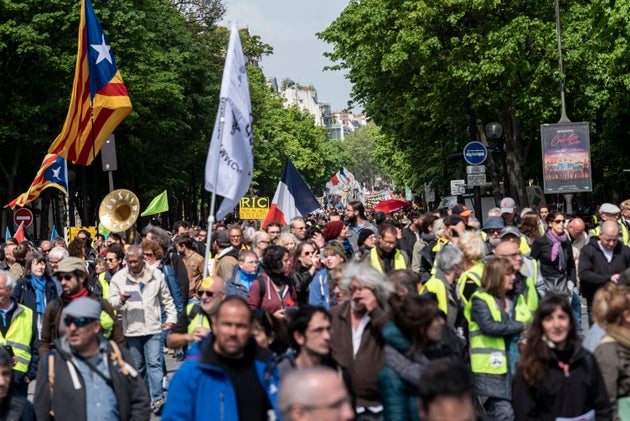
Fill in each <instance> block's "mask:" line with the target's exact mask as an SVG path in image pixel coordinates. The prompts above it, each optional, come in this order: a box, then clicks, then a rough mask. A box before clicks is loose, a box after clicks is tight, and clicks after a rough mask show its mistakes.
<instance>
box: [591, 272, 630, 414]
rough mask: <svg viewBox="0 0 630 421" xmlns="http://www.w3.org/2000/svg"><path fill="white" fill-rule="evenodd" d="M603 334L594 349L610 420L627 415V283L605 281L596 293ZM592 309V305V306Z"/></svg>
mask: <svg viewBox="0 0 630 421" xmlns="http://www.w3.org/2000/svg"><path fill="white" fill-rule="evenodd" d="M595 302H599V303H600V307H601V308H600V309H598V312H599V311H601V313H602V320H600V322H601V323H602V324H603V326H604V330H605V331H606V335H605V336H604V337H603V338H602V340H601V341H600V342H599V345H598V346H597V348H596V349H595V358H596V359H597V362H598V363H599V367H600V370H601V372H602V376H603V377H604V384H605V385H606V390H607V391H608V397H609V399H610V403H611V405H612V407H613V420H614V421H621V420H627V419H630V287H628V286H625V285H624V286H617V285H615V284H613V283H608V284H607V285H606V286H604V287H603V288H600V289H599V290H598V291H597V292H596V293H595ZM593 313H595V308H593Z"/></svg>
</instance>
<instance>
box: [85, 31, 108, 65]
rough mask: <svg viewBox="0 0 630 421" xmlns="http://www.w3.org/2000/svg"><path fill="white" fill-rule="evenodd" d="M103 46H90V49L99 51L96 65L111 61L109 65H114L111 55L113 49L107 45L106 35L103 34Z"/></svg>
mask: <svg viewBox="0 0 630 421" xmlns="http://www.w3.org/2000/svg"><path fill="white" fill-rule="evenodd" d="M101 36H102V37H103V38H102V44H90V47H92V48H94V49H95V50H96V51H98V57H97V58H96V64H99V63H100V62H101V61H103V60H107V61H109V64H112V55H111V54H110V53H109V50H111V47H110V46H109V45H107V44H105V34H101Z"/></svg>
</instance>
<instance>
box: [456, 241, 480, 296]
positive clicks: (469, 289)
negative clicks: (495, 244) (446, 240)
mask: <svg viewBox="0 0 630 421" xmlns="http://www.w3.org/2000/svg"><path fill="white" fill-rule="evenodd" d="M457 247H459V249H460V250H461V251H462V253H463V254H464V262H463V266H464V267H463V269H464V272H463V273H462V274H461V276H460V277H459V280H458V282H457V288H458V290H459V295H460V297H461V298H462V301H463V302H464V304H466V303H467V302H468V300H469V299H470V296H471V295H473V293H474V292H475V291H476V290H477V289H478V288H479V287H480V286H481V276H482V275H483V252H484V242H483V238H482V237H481V234H480V233H479V232H477V231H466V232H464V233H463V234H462V235H461V237H460V238H459V242H458V243H457Z"/></svg>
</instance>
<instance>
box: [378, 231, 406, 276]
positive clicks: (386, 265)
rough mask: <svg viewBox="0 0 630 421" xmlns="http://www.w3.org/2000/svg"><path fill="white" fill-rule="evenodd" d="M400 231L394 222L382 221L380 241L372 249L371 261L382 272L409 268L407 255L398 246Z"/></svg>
mask: <svg viewBox="0 0 630 421" xmlns="http://www.w3.org/2000/svg"><path fill="white" fill-rule="evenodd" d="M397 237H398V231H397V230H396V227H395V226H394V225H393V224H390V223H386V222H384V223H382V224H381V226H380V228H379V229H378V241H377V243H376V245H375V246H374V247H372V250H370V263H371V264H372V266H373V267H374V269H376V270H378V271H379V272H380V273H384V274H388V273H390V272H392V271H394V270H404V269H407V262H408V261H409V260H408V258H407V255H406V254H405V253H404V252H402V251H400V250H399V249H398V248H397V247H396V240H397Z"/></svg>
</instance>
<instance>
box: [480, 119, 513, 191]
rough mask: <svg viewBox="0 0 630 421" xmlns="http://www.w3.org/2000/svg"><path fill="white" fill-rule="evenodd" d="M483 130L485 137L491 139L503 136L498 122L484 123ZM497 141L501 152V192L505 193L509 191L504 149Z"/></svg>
mask: <svg viewBox="0 0 630 421" xmlns="http://www.w3.org/2000/svg"><path fill="white" fill-rule="evenodd" d="M485 132H486V137H488V139H492V140H495V141H496V140H500V139H502V138H503V126H502V125H501V123H498V122H496V121H493V122H490V123H488V124H486V127H485ZM498 143H499V144H498V146H499V153H500V154H501V166H502V167H503V169H502V171H501V172H502V173H503V193H504V195H505V194H506V192H509V191H510V189H509V182H508V177H507V160H506V158H505V150H504V148H503V142H502V141H499V142H498ZM493 149H494V148H493Z"/></svg>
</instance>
